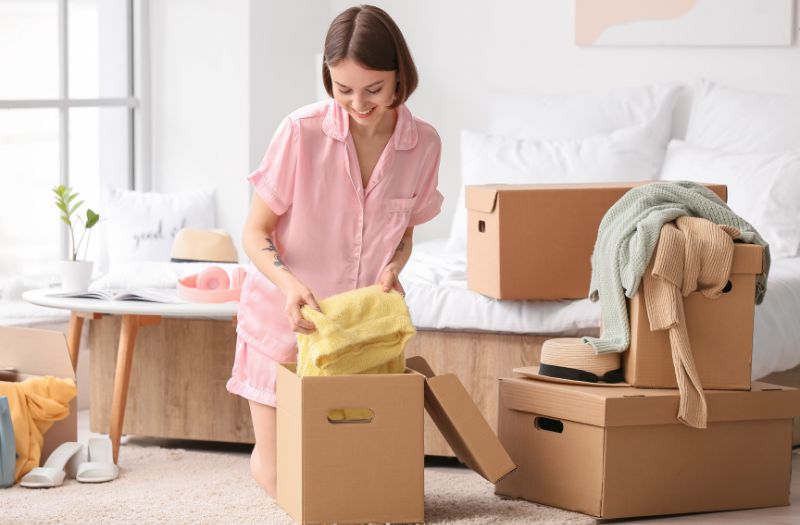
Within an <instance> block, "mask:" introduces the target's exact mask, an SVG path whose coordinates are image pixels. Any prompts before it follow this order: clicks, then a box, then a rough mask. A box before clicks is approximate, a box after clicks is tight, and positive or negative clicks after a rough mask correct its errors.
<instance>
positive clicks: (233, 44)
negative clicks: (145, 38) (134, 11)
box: [150, 0, 250, 248]
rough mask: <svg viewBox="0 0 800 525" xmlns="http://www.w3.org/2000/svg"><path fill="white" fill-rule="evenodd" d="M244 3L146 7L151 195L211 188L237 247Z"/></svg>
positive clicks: (242, 170) (246, 126)
mask: <svg viewBox="0 0 800 525" xmlns="http://www.w3.org/2000/svg"><path fill="white" fill-rule="evenodd" d="M249 4H250V2H249V1H248V0H227V1H225V0H203V1H202V2H197V1H191V0H170V1H169V2H150V24H151V25H150V35H151V60H152V63H151V67H152V71H151V82H152V85H151V97H152V99H151V100H152V106H151V109H152V123H151V125H152V137H153V142H152V157H153V159H152V163H153V165H152V170H153V174H152V176H153V184H152V187H153V190H155V191H160V192H170V191H184V190H188V189H193V188H199V187H202V188H205V187H214V188H216V191H217V213H216V216H217V225H218V226H220V227H223V228H225V229H227V230H228V232H229V233H230V234H231V236H232V237H233V238H234V241H235V242H236V245H237V247H239V248H241V247H240V244H241V242H240V241H239V237H240V233H241V231H242V227H243V225H244V218H245V215H244V213H243V209H244V207H245V206H246V203H247V196H248V191H249V190H248V185H247V181H246V180H245V178H244V176H245V175H246V174H247V172H248V171H249V169H250V160H249V149H250V107H249V94H250V73H249V68H250V64H249V57H250V54H249V50H250V40H249V39H250V31H249V26H250V20H249V15H250V10H249Z"/></svg>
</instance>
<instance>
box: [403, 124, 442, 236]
mask: <svg viewBox="0 0 800 525" xmlns="http://www.w3.org/2000/svg"><path fill="white" fill-rule="evenodd" d="M437 139H438V136H437ZM434 147H435V148H436V151H435V154H433V155H432V156H431V157H432V158H431V161H429V162H427V163H425V166H424V168H423V169H424V173H423V176H422V177H420V184H419V186H418V187H417V198H416V202H415V203H414V209H413V210H412V211H411V218H410V220H409V223H408V225H409V226H416V225H418V224H422V223H425V222H428V221H429V220H431V219H433V218H434V217H436V216H437V215H439V212H440V211H442V202H444V197H443V196H442V194H441V193H440V192H439V190H438V188H437V187H438V185H439V161H440V160H441V158H442V143H441V141H439V140H437V141H436V144H435V146H434Z"/></svg>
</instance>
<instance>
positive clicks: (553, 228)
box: [466, 181, 727, 300]
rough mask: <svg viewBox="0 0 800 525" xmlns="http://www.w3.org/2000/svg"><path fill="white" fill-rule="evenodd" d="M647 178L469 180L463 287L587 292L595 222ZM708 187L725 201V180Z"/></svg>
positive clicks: (559, 295)
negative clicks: (472, 182) (555, 181)
mask: <svg viewBox="0 0 800 525" xmlns="http://www.w3.org/2000/svg"><path fill="white" fill-rule="evenodd" d="M652 182H657V181H645V182H629V183H594V184H585V183H584V184H577V183H576V184H534V185H508V184H490V185H483V186H467V187H466V207H467V286H468V287H469V288H470V289H471V290H474V291H476V292H479V293H481V294H483V295H486V296H489V297H494V298H496V299H519V300H522V299H529V300H553V299H582V298H585V297H587V296H588V295H589V280H590V278H591V273H592V265H591V256H592V250H593V249H594V243H595V239H596V238H597V229H598V228H599V226H600V221H601V220H602V218H603V216H604V215H605V213H606V211H608V209H609V208H610V207H611V206H613V205H614V203H615V202H617V201H618V200H619V199H620V197H622V196H623V195H624V194H625V193H626V192H627V191H628V190H630V189H631V188H633V187H635V186H640V185H642V184H649V183H652ZM707 186H708V187H709V188H710V189H711V190H713V191H714V192H715V193H716V194H717V195H719V196H720V198H722V199H723V200H726V199H727V190H726V186H724V185H720V184H707Z"/></svg>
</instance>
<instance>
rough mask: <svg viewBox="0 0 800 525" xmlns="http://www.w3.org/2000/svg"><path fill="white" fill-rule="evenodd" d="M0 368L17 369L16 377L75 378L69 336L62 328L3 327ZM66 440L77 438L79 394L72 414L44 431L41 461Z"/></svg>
mask: <svg viewBox="0 0 800 525" xmlns="http://www.w3.org/2000/svg"><path fill="white" fill-rule="evenodd" d="M0 368H13V369H15V370H17V381H23V380H25V379H27V378H29V377H37V376H54V377H62V378H70V379H72V380H75V371H74V370H73V369H72V361H71V360H70V358H69V350H68V347H67V339H66V337H65V336H64V334H63V333H62V332H57V331H54V330H38V329H33V328H19V327H10V326H3V327H0ZM65 441H78V397H77V396H75V398H74V399H73V400H72V401H70V404H69V415H68V416H67V417H66V418H64V419H62V420H61V421H56V422H55V423H54V424H53V426H52V427H50V429H49V430H48V431H47V432H46V433H45V435H44V443H43V445H42V457H41V460H40V465H42V464H44V462H45V461H46V460H47V458H48V457H49V456H50V453H51V452H52V451H53V450H54V449H55V448H56V447H57V446H59V445H60V444H61V443H63V442H65Z"/></svg>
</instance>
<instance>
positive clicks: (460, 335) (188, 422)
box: [90, 316, 800, 457]
mask: <svg viewBox="0 0 800 525" xmlns="http://www.w3.org/2000/svg"><path fill="white" fill-rule="evenodd" d="M119 323H120V320H119V318H118V317H116V316H103V317H102V319H98V320H94V321H92V323H91V327H90V346H91V352H90V355H91V364H90V368H91V377H92V380H91V381H92V383H91V385H92V388H91V410H90V412H91V416H90V426H91V429H92V431H94V432H101V433H105V432H107V431H108V428H109V414H110V412H111V393H112V391H113V379H114V370H115V367H114V365H115V359H116V348H117V339H118V337H119V333H120V330H119V329H120V326H119ZM586 335H596V332H595V333H591V332H589V333H587V334H586ZM550 337H552V336H542V335H521V334H504V333H495V332H465V331H439V330H418V333H417V336H416V337H414V338H413V339H412V340H411V342H410V343H409V346H408V347H407V349H406V355H407V356H409V357H410V356H413V355H420V356H423V357H424V358H425V359H426V360H427V361H428V363H429V364H430V365H431V367H432V368H433V370H434V371H436V372H437V373H448V372H451V373H454V374H456V375H457V376H458V377H459V379H460V380H461V382H462V383H463V384H464V386H465V387H466V389H467V391H468V392H469V393H470V395H471V396H472V398H473V400H474V401H475V404H476V405H477V406H478V407H479V409H480V410H481V412H482V413H483V415H484V416H485V417H486V420H487V421H488V422H489V424H490V426H491V427H492V428H493V429H494V430H495V432H496V430H497V405H498V382H497V379H498V378H499V377H509V376H512V375H513V374H512V369H513V368H516V367H518V366H529V365H536V364H538V362H539V352H540V349H541V345H542V343H543V342H544V341H545V340H546V339H549V338H550ZM235 343H236V334H235V332H234V329H233V327H232V325H231V323H230V322H229V321H210V320H209V321H198V320H192V321H188V320H182V319H163V321H162V322H161V323H160V324H158V325H155V326H148V327H145V328H143V329H142V330H141V331H140V332H139V335H138V338H137V341H136V351H135V354H134V357H133V366H132V370H131V377H130V387H129V393H128V401H127V410H126V412H125V421H124V426H123V432H124V433H126V434H132V435H144V436H153V437H165V438H177V439H193V440H209V441H224V442H236V443H253V442H254V437H253V430H252V424H251V420H250V411H249V407H248V404H247V402H246V401H245V400H244V399H242V398H241V397H239V396H235V395H231V394H230V393H228V391H227V390H226V389H225V383H226V382H227V380H228V378H229V377H230V371H231V366H232V363H233V357H234V348H235ZM766 379H767V380H768V381H770V382H774V383H776V384H781V385H788V386H797V387H800V367H798V368H796V369H793V370H791V371H787V372H782V373H780V374H773V375H771V376H769V377H768V378H766ZM795 429H796V433H795V437H796V441H797V437H799V436H800V419H796V420H795ZM425 454H427V455H434V456H451V457H452V456H454V454H453V451H452V450H451V449H450V447H449V446H448V445H447V443H446V442H445V440H444V438H443V437H442V435H441V434H440V433H439V431H438V429H437V428H436V427H435V425H434V424H433V422H432V421H431V420H430V418H429V417H428V415H427V414H426V415H425Z"/></svg>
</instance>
